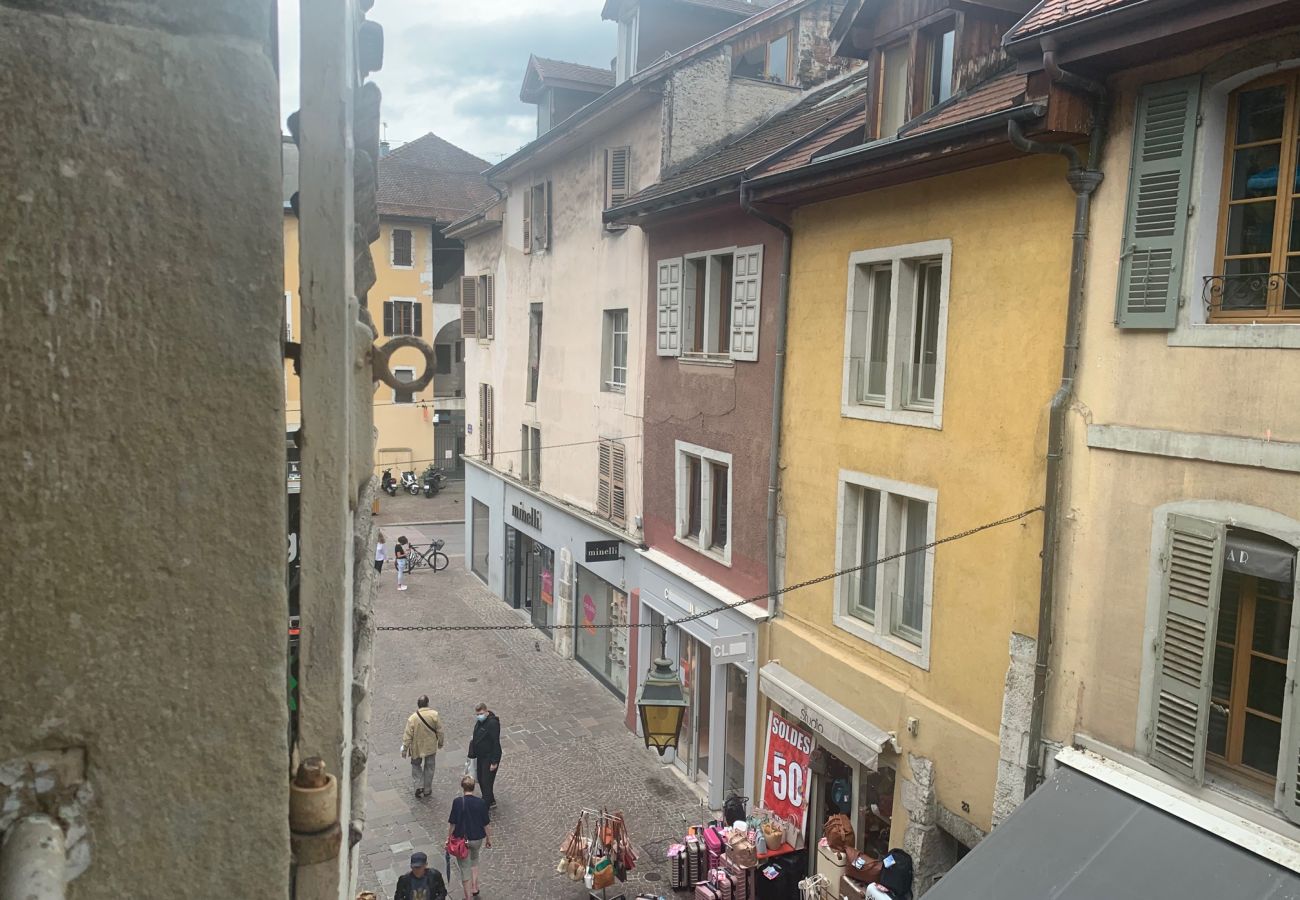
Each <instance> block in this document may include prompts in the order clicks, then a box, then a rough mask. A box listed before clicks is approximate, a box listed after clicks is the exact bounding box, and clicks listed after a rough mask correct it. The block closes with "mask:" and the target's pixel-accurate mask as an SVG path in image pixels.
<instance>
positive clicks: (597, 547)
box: [587, 540, 622, 562]
mask: <svg viewBox="0 0 1300 900" xmlns="http://www.w3.org/2000/svg"><path fill="white" fill-rule="evenodd" d="M620 544H621V542H620V541H617V540H614V541H587V562H608V561H609V560H612V559H622V556H621V554H620V553H619V547H620Z"/></svg>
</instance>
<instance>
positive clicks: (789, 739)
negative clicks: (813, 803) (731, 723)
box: [763, 712, 813, 834]
mask: <svg viewBox="0 0 1300 900" xmlns="http://www.w3.org/2000/svg"><path fill="white" fill-rule="evenodd" d="M812 750H813V738H812V735H810V734H807V733H806V732H804V731H802V730H800V729H798V728H796V727H795V726H794V725H792V724H790V723H789V722H787V721H786V720H785V719H783V718H782V717H781V716H778V715H777V714H776V713H775V712H769V713H768V716H767V750H766V751H765V752H764V754H763V759H764V762H763V808H764V809H770V810H771V811H772V812H774V813H776V814H777V815H778V816H780V817H781V818H783V819H785V820H786V821H788V822H793V823H794V824H795V826H796V827H797V828H798V829H799V832H800V833H801V834H802V833H803V831H804V826H805V824H806V820H807V818H808V792H809V787H810V785H809V781H810V779H811V772H810V771H809V760H810V759H811V757H812Z"/></svg>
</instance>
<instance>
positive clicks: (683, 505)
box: [677, 441, 731, 565]
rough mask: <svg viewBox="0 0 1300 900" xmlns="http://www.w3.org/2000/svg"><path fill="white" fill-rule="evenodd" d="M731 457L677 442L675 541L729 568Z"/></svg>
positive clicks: (728, 454) (727, 454)
mask: <svg viewBox="0 0 1300 900" xmlns="http://www.w3.org/2000/svg"><path fill="white" fill-rule="evenodd" d="M730 476H731V454H730V453H722V452H719V451H717V450H710V449H708V448H706V447H699V446H696V445H695V444H687V443H685V442H684V441H678V442H677V539H678V540H680V541H682V542H684V543H687V544H691V545H693V546H694V547H695V548H696V549H698V550H700V551H702V552H704V553H707V554H709V555H710V556H713V557H715V558H717V559H718V560H719V561H721V562H722V563H724V564H725V565H731V534H730V527H729V526H730V522H731V477H730Z"/></svg>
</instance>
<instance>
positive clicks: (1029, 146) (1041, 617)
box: [1007, 44, 1108, 797]
mask: <svg viewBox="0 0 1300 900" xmlns="http://www.w3.org/2000/svg"><path fill="white" fill-rule="evenodd" d="M1054 50H1055V47H1054V46H1051V45H1046V44H1045V45H1044V48H1043V68H1044V69H1046V70H1047V72H1048V74H1049V75H1051V77H1052V80H1053V81H1056V82H1059V83H1061V84H1065V85H1067V86H1069V87H1072V88H1075V89H1080V90H1088V91H1090V92H1093V93H1094V103H1093V111H1092V120H1093V121H1092V128H1091V134H1090V140H1089V145H1088V160H1087V165H1086V166H1085V164H1084V161H1083V160H1082V159H1081V158H1080V157H1079V153H1078V151H1077V150H1075V149H1074V147H1072V146H1070V145H1069V144H1047V143H1044V142H1042V141H1034V140H1030V139H1029V138H1027V137H1025V133H1024V131H1022V130H1021V128H1020V125H1019V123H1017V122H1015V121H1014V120H1013V121H1011V122H1008V123H1007V137H1008V138H1009V139H1010V141H1011V143H1012V144H1014V145H1015V146H1016V147H1018V148H1019V149H1021V150H1023V151H1025V152H1026V153H1052V154H1057V155H1060V156H1064V157H1065V158H1066V160H1067V162H1068V163H1069V171H1067V172H1066V175H1065V179H1066V181H1068V182H1069V184H1070V187H1071V189H1073V191H1074V232H1073V234H1072V236H1071V237H1072V247H1071V252H1070V293H1069V298H1068V300H1067V303H1066V313H1065V316H1066V318H1065V347H1064V352H1063V353H1062V356H1061V383H1060V386H1059V387H1057V389H1056V393H1055V394H1054V395H1053V396H1052V403H1051V409H1050V412H1049V415H1048V432H1047V477H1046V484H1045V489H1044V494H1045V496H1044V500H1043V547H1042V553H1041V558H1042V566H1041V570H1040V574H1039V585H1038V644H1037V648H1036V649H1037V652H1036V658H1035V661H1034V690H1033V706H1032V709H1031V712H1030V717H1029V747H1028V759H1027V760H1026V761H1025V790H1024V796H1025V797H1028V796H1029V795H1030V794H1032V793H1033V792H1034V789H1035V788H1037V787H1038V781H1039V777H1040V775H1041V771H1042V765H1041V764H1040V762H1039V760H1040V757H1041V748H1040V747H1039V744H1041V743H1042V738H1043V717H1044V713H1045V711H1046V705H1047V672H1048V665H1049V663H1050V662H1051V650H1052V623H1053V620H1054V617H1055V612H1056V589H1055V582H1056V547H1057V537H1058V534H1059V531H1060V519H1061V511H1060V500H1061V463H1062V459H1063V457H1064V455H1065V414H1066V411H1067V410H1068V409H1069V406H1070V401H1071V399H1073V397H1074V373H1075V369H1076V368H1077V367H1078V362H1079V328H1080V318H1081V313H1082V310H1083V283H1084V272H1085V270H1086V266H1087V246H1088V215H1089V212H1090V210H1091V206H1092V195H1093V192H1094V191H1096V190H1097V187H1098V185H1100V184H1101V182H1102V178H1103V174H1102V172H1101V170H1100V169H1099V168H1097V163H1098V162H1099V161H1100V159H1101V149H1102V142H1103V140H1104V138H1105V123H1106V114H1107V111H1108V106H1107V103H1106V99H1105V94H1104V93H1100V92H1101V91H1102V86H1101V85H1100V84H1098V83H1096V82H1092V81H1088V80H1087V79H1084V78H1081V77H1079V76H1074V75H1071V74H1070V73H1067V72H1064V71H1063V70H1062V69H1061V68H1060V67H1059V66H1057V65H1056V62H1055V60H1054V58H1053V52H1054Z"/></svg>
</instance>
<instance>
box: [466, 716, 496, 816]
mask: <svg viewBox="0 0 1300 900" xmlns="http://www.w3.org/2000/svg"><path fill="white" fill-rule="evenodd" d="M474 720H475V721H474V736H473V737H472V738H470V741H469V758H470V759H472V760H474V762H475V771H476V772H477V773H478V784H479V792H480V793H481V794H482V795H483V802H484V803H486V804H487V805H488V806H496V805H497V796H496V792H495V791H494V790H493V786H494V785H495V783H496V780H497V769H498V768H500V766H501V720H500V719H498V718H497V714H496V713H494V712H493V711H492V710H490V709H488V707H487V704H486V703H480V704H478V706H475V707H474Z"/></svg>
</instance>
